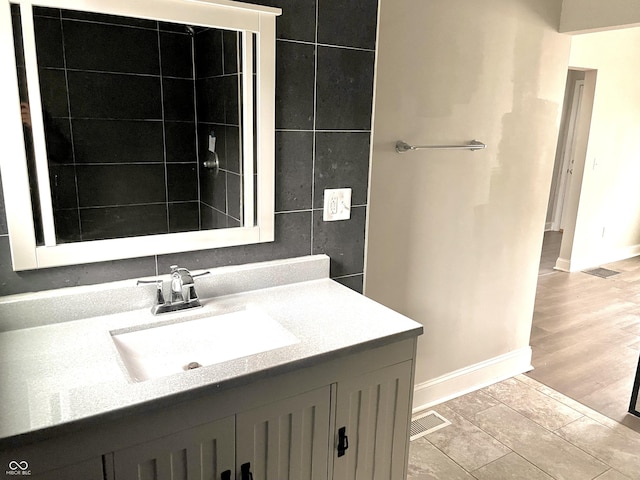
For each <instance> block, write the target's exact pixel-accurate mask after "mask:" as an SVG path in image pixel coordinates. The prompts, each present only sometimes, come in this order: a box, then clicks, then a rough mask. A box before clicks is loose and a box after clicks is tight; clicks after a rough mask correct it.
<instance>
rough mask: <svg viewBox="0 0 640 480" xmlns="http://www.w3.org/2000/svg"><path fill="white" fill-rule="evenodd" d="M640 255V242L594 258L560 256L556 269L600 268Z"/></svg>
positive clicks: (573, 270) (564, 270) (579, 269)
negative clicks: (573, 258) (569, 258)
mask: <svg viewBox="0 0 640 480" xmlns="http://www.w3.org/2000/svg"><path fill="white" fill-rule="evenodd" d="M638 255H640V244H638V245H631V246H629V247H622V248H618V249H616V250H611V251H609V252H606V253H605V254H603V255H599V256H597V257H592V258H586V259H577V260H567V259H564V258H558V260H557V261H556V266H555V269H556V270H562V271H563V272H579V271H581V270H588V269H590V268H598V267H599V266H601V265H605V264H607V263H613V262H619V261H620V260H626V259H627V258H632V257H636V256H638Z"/></svg>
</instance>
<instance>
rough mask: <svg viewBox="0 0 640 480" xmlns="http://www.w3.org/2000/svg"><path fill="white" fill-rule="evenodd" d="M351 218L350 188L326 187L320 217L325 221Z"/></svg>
mask: <svg viewBox="0 0 640 480" xmlns="http://www.w3.org/2000/svg"><path fill="white" fill-rule="evenodd" d="M349 218H351V189H350V188H328V189H326V190H325V191H324V211H323V213H322V219H323V220H324V221H325V222H333V221H335V220H348V219H349Z"/></svg>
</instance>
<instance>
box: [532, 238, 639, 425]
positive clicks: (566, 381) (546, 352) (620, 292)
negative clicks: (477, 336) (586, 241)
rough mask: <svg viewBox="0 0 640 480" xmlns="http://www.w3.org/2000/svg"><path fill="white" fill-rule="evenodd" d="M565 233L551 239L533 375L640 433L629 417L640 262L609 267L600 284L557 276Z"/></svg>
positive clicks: (536, 322) (538, 307) (539, 297)
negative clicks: (609, 274) (554, 267)
mask: <svg viewBox="0 0 640 480" xmlns="http://www.w3.org/2000/svg"><path fill="white" fill-rule="evenodd" d="M560 239H561V234H559V233H557V232H547V234H545V246H544V248H543V255H542V258H541V262H540V276H539V277H538V289H537V293H536V304H535V311H534V316H533V327H532V331H531V346H532V349H533V366H534V370H533V371H531V372H529V373H528V376H530V377H531V378H534V379H536V380H538V381H539V382H541V383H543V384H545V385H548V386H549V387H551V388H553V389H555V390H557V391H559V392H560V393H563V394H564V395H567V396H569V397H571V398H573V399H574V400H577V401H579V402H580V403H582V404H584V405H587V406H588V407H591V408H592V409H594V410H596V411H597V412H600V413H602V414H604V415H606V416H607V417H609V418H612V419H613V420H616V421H618V422H620V423H622V424H624V425H627V426H628V427H630V428H632V429H634V430H635V431H637V432H640V418H638V417H635V416H633V415H631V414H629V413H627V410H628V407H629V400H630V397H631V390H632V387H633V381H634V378H635V372H636V367H637V365H638V356H639V355H640V257H634V258H631V259H627V260H623V261H620V262H615V263H611V264H608V265H602V266H603V267H605V268H609V269H611V270H615V271H619V272H620V274H619V275H615V276H613V277H609V278H599V277H596V276H593V275H588V274H586V273H583V272H574V273H565V272H558V271H553V270H552V265H553V264H554V263H555V260H556V258H557V256H558V252H559V245H560Z"/></svg>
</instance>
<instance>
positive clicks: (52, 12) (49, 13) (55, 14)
mask: <svg viewBox="0 0 640 480" xmlns="http://www.w3.org/2000/svg"><path fill="white" fill-rule="evenodd" d="M14 5H15V6H16V7H17V8H16V9H17V10H19V5H17V4H13V3H12V4H11V11H12V12H13V7H14ZM33 15H34V16H38V17H52V18H58V19H59V18H60V9H59V8H50V7H38V6H35V5H34V6H33Z"/></svg>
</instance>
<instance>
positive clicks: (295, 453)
mask: <svg viewBox="0 0 640 480" xmlns="http://www.w3.org/2000/svg"><path fill="white" fill-rule="evenodd" d="M330 398H331V394H330V387H329V386H327V387H324V388H319V389H316V390H312V391H310V392H307V393H304V394H301V395H297V396H295V397H291V398H287V399H284V400H280V401H278V402H275V403H271V404H268V405H264V406H261V407H258V408H255V409H252V410H249V411H246V412H242V413H239V414H238V415H233V416H230V417H227V418H223V419H221V420H218V421H215V422H211V423H207V424H205V425H201V426H198V427H194V428H190V429H187V430H183V431H180V432H177V433H175V434H171V435H168V436H165V437H162V438H158V439H154V440H150V441H148V442H145V443H142V444H139V445H134V446H131V447H128V448H124V449H122V450H118V451H116V452H114V453H113V454H112V455H106V456H105V459H106V460H107V462H106V463H110V462H113V467H112V469H111V470H112V472H111V473H110V474H108V475H107V477H108V478H112V479H113V480H123V479H124V480H164V479H167V480H169V479H170V480H209V479H216V480H220V479H224V478H225V476H224V475H223V472H225V471H226V472H235V473H227V474H226V475H228V476H227V478H230V479H236V478H237V479H241V478H245V477H243V476H242V472H241V470H242V469H243V468H244V469H246V471H247V472H249V471H250V472H251V473H252V475H253V477H254V478H256V479H261V480H270V479H274V480H305V479H308V480H326V479H327V456H328V451H327V446H328V444H329V407H330Z"/></svg>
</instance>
